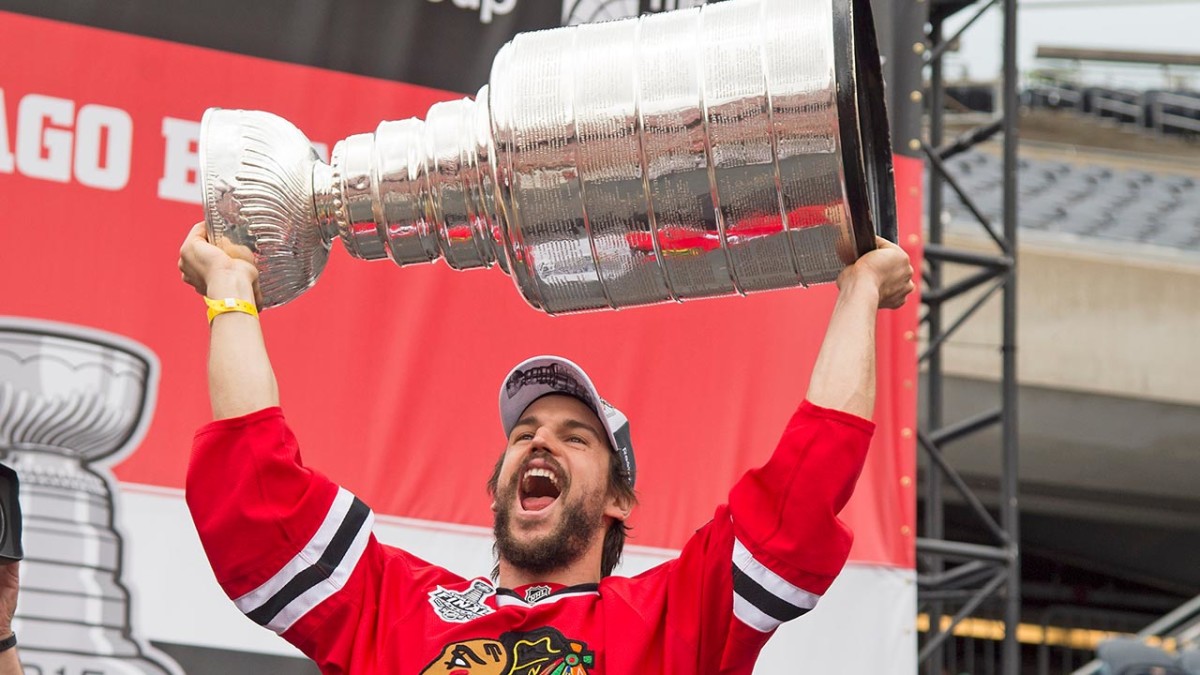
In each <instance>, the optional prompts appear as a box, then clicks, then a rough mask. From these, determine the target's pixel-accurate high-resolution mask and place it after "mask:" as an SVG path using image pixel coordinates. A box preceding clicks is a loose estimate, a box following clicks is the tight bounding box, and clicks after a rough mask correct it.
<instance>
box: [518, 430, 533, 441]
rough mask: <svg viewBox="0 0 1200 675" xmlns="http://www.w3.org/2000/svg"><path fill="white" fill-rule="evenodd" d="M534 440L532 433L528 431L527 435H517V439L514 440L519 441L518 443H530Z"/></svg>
mask: <svg viewBox="0 0 1200 675" xmlns="http://www.w3.org/2000/svg"><path fill="white" fill-rule="evenodd" d="M532 438H533V434H531V433H529V432H528V431H526V432H525V433H523V434H517V437H516V439H514V440H517V441H528V440H531V439H532Z"/></svg>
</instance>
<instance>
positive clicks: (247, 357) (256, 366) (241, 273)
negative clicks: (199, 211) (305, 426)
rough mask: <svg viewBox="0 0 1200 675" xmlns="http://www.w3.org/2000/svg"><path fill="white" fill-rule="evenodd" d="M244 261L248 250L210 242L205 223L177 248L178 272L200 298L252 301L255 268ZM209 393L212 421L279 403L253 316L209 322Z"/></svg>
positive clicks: (225, 316)
mask: <svg viewBox="0 0 1200 675" xmlns="http://www.w3.org/2000/svg"><path fill="white" fill-rule="evenodd" d="M231 253H232V255H231ZM248 259H249V252H248V251H236V250H233V251H230V252H227V251H225V250H223V249H221V248H218V247H216V246H214V245H213V244H211V243H209V242H208V239H207V238H206V236H205V229H204V223H198V224H196V225H195V226H194V227H192V229H191V231H190V232H188V235H187V239H185V240H184V242H183V246H182V247H181V248H180V249H179V270H180V271H181V272H182V273H183V280H184V281H185V282H186V283H188V284H190V285H191V286H192V288H195V289H196V291H197V292H198V293H200V294H201V295H206V296H208V297H210V298H212V299H214V300H224V299H225V298H236V299H239V300H245V301H247V302H256V301H257V297H258V270H257V269H255V267H254V265H253V263H251V262H248ZM197 311H199V310H197ZM208 393H209V400H210V401H211V403H212V413H213V419H225V418H229V417H239V416H241V415H245V414H247V413H252V412H254V411H256V410H262V409H263V408H270V407H272V406H277V405H279V389H278V387H277V385H276V383H275V373H274V372H273V371H272V370H271V361H270V359H269V358H268V357H267V347H266V343H265V342H264V341H263V335H262V329H261V327H260V326H259V323H258V318H257V317H254V316H251V315H249V314H244V313H241V312H227V313H224V314H218V315H217V316H216V317H214V318H213V322H212V327H211V331H210V333H209V352H208Z"/></svg>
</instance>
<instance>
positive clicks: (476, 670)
mask: <svg viewBox="0 0 1200 675" xmlns="http://www.w3.org/2000/svg"><path fill="white" fill-rule="evenodd" d="M595 665H596V656H595V654H594V653H593V652H592V651H591V650H589V649H588V648H587V644H586V643H584V642H580V641H578V640H571V639H569V638H567V637H566V636H564V635H563V634H562V633H561V632H559V630H558V629H556V628H551V627H549V626H547V627H545V628H539V629H537V630H533V631H529V632H525V633H519V632H509V633H504V634H503V635H501V636H500V639H498V640H492V639H487V638H479V639H474V640H462V641H459V642H452V643H450V644H448V645H446V646H445V647H443V648H442V652H441V653H440V654H438V656H437V658H435V659H434V660H433V661H431V662H430V663H429V665H427V666H425V669H424V670H422V671H421V675H436V674H438V673H443V674H447V673H456V674H462V673H470V675H588V673H589V672H591V669H592V668H594V667H595Z"/></svg>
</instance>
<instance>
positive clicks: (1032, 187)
mask: <svg viewBox="0 0 1200 675" xmlns="http://www.w3.org/2000/svg"><path fill="white" fill-rule="evenodd" d="M947 167H948V168H949V171H950V173H951V174H952V175H953V176H954V178H955V179H956V180H957V181H958V183H959V184H960V185H961V186H962V188H963V190H964V191H965V192H966V193H967V194H968V195H970V197H971V199H972V201H974V202H975V205H976V206H977V207H978V208H979V210H980V211H981V212H982V213H983V215H984V216H986V217H987V218H988V219H990V220H991V221H992V222H993V223H994V224H995V225H996V227H997V228H999V226H1000V218H1001V216H1002V210H1001V204H1002V199H1003V193H1002V189H1003V181H1002V179H1001V178H1002V176H1001V161H1000V157H998V156H997V155H994V154H991V153H988V152H986V151H983V150H971V151H968V152H965V153H962V154H960V155H957V156H955V157H953V158H952V159H950V160H949V161H948V162H947ZM1018 171H1019V176H1018V185H1019V190H1020V198H1019V199H1018V213H1019V220H1018V223H1019V225H1020V227H1022V228H1029V229H1033V230H1042V231H1049V232H1063V233H1068V234H1073V235H1079V236H1083V237H1093V238H1097V239H1101V240H1109V241H1116V242H1138V243H1142V244H1150V245H1155V246H1162V247H1167V248H1171V249H1174V250H1186V251H1195V252H1200V180H1197V179H1196V178H1193V177H1191V176H1186V175H1181V174H1171V173H1150V172H1146V171H1142V170H1136V169H1118V168H1110V167H1104V166H1094V165H1092V166H1089V165H1077V164H1071V163H1067V162H1062V161H1054V160H1039V159H1028V158H1025V159H1021V160H1019V169H1018ZM945 195H946V196H945V213H946V217H944V218H943V221H944V222H946V224H947V226H948V230H949V231H955V230H959V229H961V230H962V231H967V230H977V229H978V228H977V226H975V225H974V223H973V222H971V220H972V219H971V215H970V213H969V212H968V211H967V209H966V207H965V206H964V205H963V203H962V202H961V201H960V200H959V199H958V197H957V195H956V194H955V193H954V191H953V190H951V189H950V188H949V187H948V186H947V187H946V189H945Z"/></svg>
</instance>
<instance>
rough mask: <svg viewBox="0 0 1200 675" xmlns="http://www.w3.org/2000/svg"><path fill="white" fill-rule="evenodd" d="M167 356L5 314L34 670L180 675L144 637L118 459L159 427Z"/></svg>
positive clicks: (5, 404)
mask: <svg viewBox="0 0 1200 675" xmlns="http://www.w3.org/2000/svg"><path fill="white" fill-rule="evenodd" d="M157 384H158V360H157V359H156V358H155V357H154V354H153V353H152V352H150V351H149V350H148V349H146V348H145V347H143V346H142V345H140V344H137V343H135V342H133V341H132V340H127V339H125V338H122V337H119V336H116V335H111V334H109V333H103V332H100V331H96V330H91V329H84V328H78V327H75V326H67V325H64V324H57V323H50V322H46V321H34V320H31V319H17V318H11V317H0V459H2V460H3V461H4V462H5V463H6V464H8V465H9V466H11V467H12V468H13V469H14V470H16V472H17V475H18V476H19V477H20V480H21V510H22V511H23V512H24V516H25V518H24V519H25V526H24V538H25V542H24V543H25V554H26V557H25V560H24V562H22V563H21V600H20V605H19V607H18V609H17V616H16V620H15V621H14V626H13V628H14V630H15V632H16V633H18V634H19V635H20V636H21V637H20V639H21V647H20V649H21V662H22V664H23V665H24V667H25V672H27V673H45V674H47V675H49V674H50V673H105V674H113V675H117V674H119V675H133V674H135V673H136V674H138V675H167V674H170V675H179V674H180V673H182V672H183V671H182V669H181V668H180V667H179V666H178V664H176V663H175V662H174V661H173V660H171V658H170V657H168V656H166V655H165V654H162V653H161V652H159V651H158V650H156V649H154V648H153V647H150V646H149V645H147V644H146V643H145V642H144V641H142V640H139V639H137V638H136V637H135V635H134V630H133V628H134V627H133V625H132V619H131V611H130V592H129V589H128V587H127V586H126V583H125V580H124V579H122V568H123V566H124V565H123V562H124V561H123V555H122V551H121V549H122V546H123V544H122V540H121V536H120V535H119V534H118V531H117V526H116V518H115V515H114V508H113V495H114V494H115V492H116V485H115V483H116V481H115V480H114V479H113V476H112V473H111V472H110V471H109V470H108V469H107V466H109V465H111V464H114V463H116V462H117V461H119V460H120V459H121V458H122V457H123V456H125V455H127V454H129V453H130V452H131V451H133V449H134V448H136V447H137V444H138V443H139V442H140V441H141V439H142V437H143V436H144V435H145V432H146V429H147V427H149V425H150V416H151V413H152V411H153V409H154V398H155V392H156V387H157Z"/></svg>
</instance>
